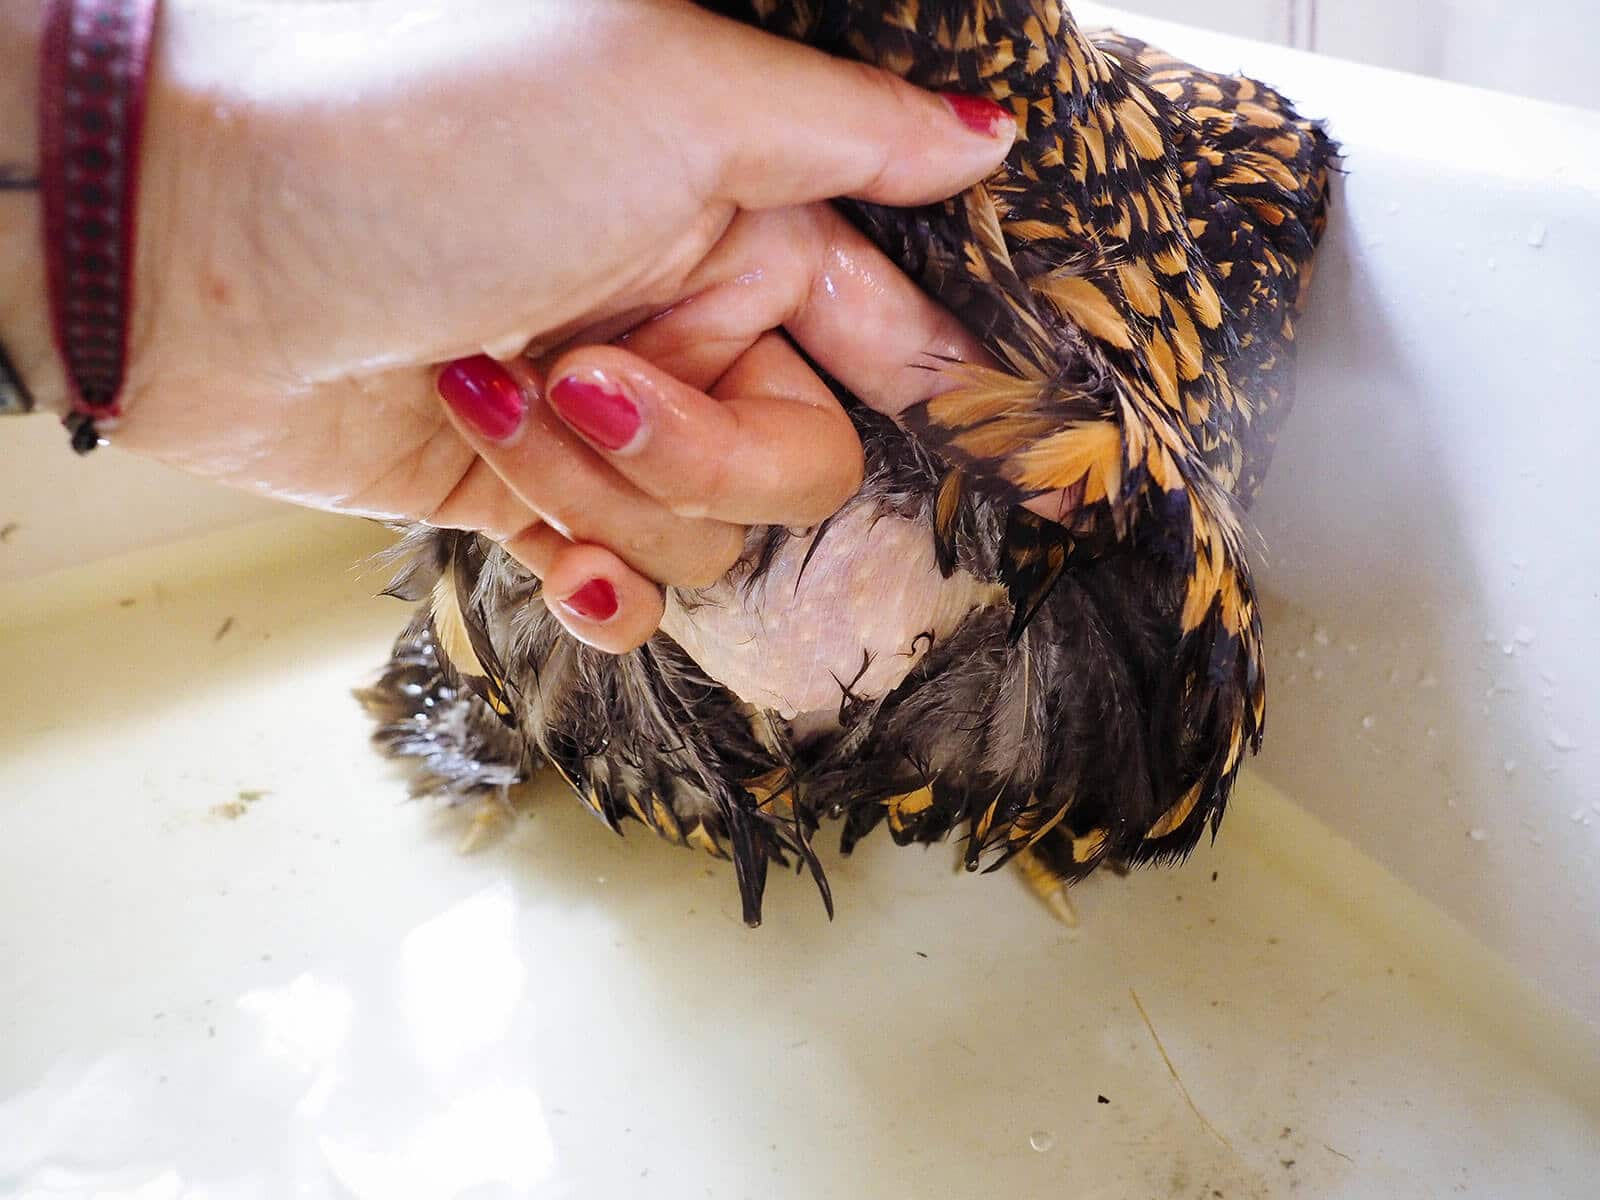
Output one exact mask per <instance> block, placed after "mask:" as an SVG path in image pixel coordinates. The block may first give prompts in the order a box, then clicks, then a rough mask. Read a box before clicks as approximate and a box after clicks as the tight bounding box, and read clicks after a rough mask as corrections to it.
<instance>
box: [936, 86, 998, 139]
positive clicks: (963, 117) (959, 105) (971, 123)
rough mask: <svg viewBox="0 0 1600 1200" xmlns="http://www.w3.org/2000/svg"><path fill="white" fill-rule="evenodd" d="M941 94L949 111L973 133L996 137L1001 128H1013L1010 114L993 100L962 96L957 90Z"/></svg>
mask: <svg viewBox="0 0 1600 1200" xmlns="http://www.w3.org/2000/svg"><path fill="white" fill-rule="evenodd" d="M941 94H942V95H943V96H944V102H945V103H946V104H948V105H949V106H950V111H951V112H953V113H955V114H956V116H957V117H958V118H960V121H961V123H962V124H963V125H965V126H966V127H967V128H968V129H970V130H972V132H973V133H977V134H982V135H983V136H984V137H997V136H998V135H999V134H1000V132H1001V131H1002V130H1005V129H1011V128H1013V121H1012V119H1011V114H1010V113H1009V112H1007V111H1006V110H1005V109H1003V108H1001V107H1000V106H999V105H998V104H996V103H995V102H994V101H993V100H986V99H984V98H983V97H982V96H963V95H961V94H959V93H957V92H944V93H941Z"/></svg>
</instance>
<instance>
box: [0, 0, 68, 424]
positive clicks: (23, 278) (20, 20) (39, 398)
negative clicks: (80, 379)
mask: <svg viewBox="0 0 1600 1200" xmlns="http://www.w3.org/2000/svg"><path fill="white" fill-rule="evenodd" d="M40 8H41V6H40V5H39V4H38V3H37V0H0V174H3V175H4V176H6V177H7V178H9V179H10V180H11V181H12V182H11V183H10V184H9V185H8V186H5V187H3V188H0V345H3V346H4V347H5V350H6V356H7V357H8V358H9V359H10V360H11V364H12V366H13V367H14V368H15V369H16V371H17V374H18V375H19V376H21V379H22V382H23V385H24V386H25V387H26V388H27V389H28V391H29V393H31V395H32V396H33V400H34V405H35V407H36V408H38V409H40V410H42V411H46V412H55V413H65V412H66V410H67V389H66V378H65V376H64V375H63V374H62V371H61V365H60V363H59V361H58V360H57V357H56V353H55V347H54V345H53V344H52V342H51V338H50V308H49V301H48V298H47V294H46V283H45V259H44V242H43V236H42V233H41V230H42V220H41V217H40V209H39V204H40V199H39V191H38V187H37V180H38V175H39V148H38V126H39V118H38V112H39V107H38V106H39V29H40V24H41V19H42V16H43V14H42V12H41V11H40Z"/></svg>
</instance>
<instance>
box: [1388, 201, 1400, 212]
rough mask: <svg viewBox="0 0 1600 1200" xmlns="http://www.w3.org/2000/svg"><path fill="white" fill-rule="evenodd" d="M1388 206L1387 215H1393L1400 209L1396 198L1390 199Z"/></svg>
mask: <svg viewBox="0 0 1600 1200" xmlns="http://www.w3.org/2000/svg"><path fill="white" fill-rule="evenodd" d="M1388 208H1389V215H1390V216H1393V215H1394V214H1395V213H1397V212H1399V211H1400V202H1399V201H1398V200H1391V201H1389V205H1388Z"/></svg>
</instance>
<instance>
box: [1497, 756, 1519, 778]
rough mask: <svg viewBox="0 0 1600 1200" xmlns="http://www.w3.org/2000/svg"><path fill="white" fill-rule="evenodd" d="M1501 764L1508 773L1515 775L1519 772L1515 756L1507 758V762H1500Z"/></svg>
mask: <svg viewBox="0 0 1600 1200" xmlns="http://www.w3.org/2000/svg"><path fill="white" fill-rule="evenodd" d="M1500 766H1501V767H1502V768H1503V769H1504V770H1505V773H1506V774H1507V775H1515V774H1516V773H1517V760H1516V759H1514V758H1508V759H1506V760H1505V762H1503V763H1501V764H1500Z"/></svg>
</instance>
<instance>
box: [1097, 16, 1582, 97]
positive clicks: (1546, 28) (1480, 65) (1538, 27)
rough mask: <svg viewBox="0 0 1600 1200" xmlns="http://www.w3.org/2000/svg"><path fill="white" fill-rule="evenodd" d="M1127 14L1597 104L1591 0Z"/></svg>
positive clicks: (1522, 92) (1479, 84)
mask: <svg viewBox="0 0 1600 1200" xmlns="http://www.w3.org/2000/svg"><path fill="white" fill-rule="evenodd" d="M1118 7H1119V8H1124V9H1126V10H1128V11H1129V12H1137V13H1143V14H1147V15H1149V16H1154V17H1162V18H1165V19H1167V20H1170V21H1181V22H1183V23H1184V24H1187V25H1197V26H1201V27H1203V28H1207V29H1215V30H1218V31H1220V32H1224V33H1234V34H1238V35H1240V36H1242V37H1250V38H1257V39H1259V40H1261V41H1267V42H1277V43H1279V44H1281V45H1286V46H1296V47H1299V48H1300V49H1302V50H1315V51H1317V52H1318V53H1322V54H1332V55H1336V56H1338V57H1340V58H1351V59H1355V60H1357V61H1358V62H1366V63H1372V64H1374V65H1376V66H1380V67H1392V68H1394V69H1396V70H1400V71H1410V72H1412V73H1414V74H1418V75H1432V76H1434V77H1436V78H1439V79H1449V80H1453V81H1455V82H1457V83H1468V84H1472V85H1474V86H1476V87H1487V88H1494V89H1496V90H1498V91H1505V92H1514V93H1516V94H1518V95H1523V96H1534V97H1537V98H1539V99H1541V100H1554V101H1557V102H1559V103H1562V104H1576V105H1581V106H1583V107H1587V108H1600V71H1597V70H1596V69H1595V65H1594V52H1595V47H1596V46H1597V45H1600V4H1596V3H1594V0H1536V2H1534V3H1530V2H1529V0H1121V2H1120V3H1119V4H1118Z"/></svg>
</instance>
